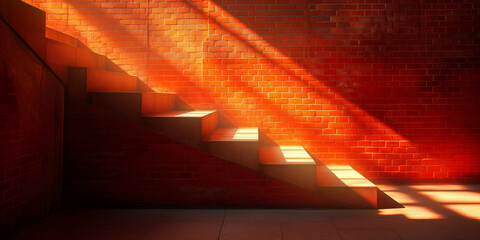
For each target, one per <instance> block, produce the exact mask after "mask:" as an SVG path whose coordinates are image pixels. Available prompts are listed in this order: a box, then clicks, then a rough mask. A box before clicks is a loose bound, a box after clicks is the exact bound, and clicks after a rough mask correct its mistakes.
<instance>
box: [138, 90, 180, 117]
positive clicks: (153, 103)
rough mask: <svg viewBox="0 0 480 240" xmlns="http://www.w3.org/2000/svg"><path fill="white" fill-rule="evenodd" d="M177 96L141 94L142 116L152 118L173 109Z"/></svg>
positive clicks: (152, 93) (171, 94)
mask: <svg viewBox="0 0 480 240" xmlns="http://www.w3.org/2000/svg"><path fill="white" fill-rule="evenodd" d="M176 98H177V95H176V94H174V93H156V92H143V93H142V116H152V115H155V114H159V113H164V112H169V111H173V110H174V109H175V102H176Z"/></svg>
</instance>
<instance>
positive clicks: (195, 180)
mask: <svg viewBox="0 0 480 240" xmlns="http://www.w3.org/2000/svg"><path fill="white" fill-rule="evenodd" d="M64 144H65V159H66V160H65V163H64V203H65V205H66V206H69V205H73V206H76V207H78V206H89V207H92V206H93V207H109V208H111V207H157V208H158V207H200V208H209V207H212V208H218V207H298V208H308V207H315V206H321V207H328V206H335V205H332V203H330V202H329V200H328V199H324V198H321V197H319V196H315V195H313V194H311V193H309V192H307V191H304V190H301V189H299V188H297V187H292V186H290V185H288V184H285V183H283V182H280V181H277V180H274V179H271V178H269V177H266V176H262V175H261V174H258V173H256V172H254V171H252V170H248V169H246V168H244V167H241V166H237V165H235V164H232V163H229V162H227V161H225V160H222V159H219V158H216V157H214V156H211V155H209V154H207V153H205V152H202V151H200V150H197V149H194V148H192V147H189V146H187V145H185V144H181V143H178V142H176V141H174V140H171V139H169V138H167V137H165V136H162V135H160V134H158V133H155V132H154V131H151V130H149V129H147V128H145V127H143V126H140V125H137V124H135V123H132V122H130V121H128V120H125V119H123V118H121V117H118V116H116V115H115V114H113V113H110V112H108V111H106V110H103V109H99V108H95V107H93V106H69V105H67V106H66V108H65V142H64Z"/></svg>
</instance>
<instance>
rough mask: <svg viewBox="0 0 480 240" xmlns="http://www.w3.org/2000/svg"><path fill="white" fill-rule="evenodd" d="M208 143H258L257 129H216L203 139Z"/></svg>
mask: <svg viewBox="0 0 480 240" xmlns="http://www.w3.org/2000/svg"><path fill="white" fill-rule="evenodd" d="M204 141H208V142H234V141H258V128H218V129H216V130H215V131H213V132H212V133H211V134H210V135H208V136H207V137H205V139H204Z"/></svg>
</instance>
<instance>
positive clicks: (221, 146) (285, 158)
mask: <svg viewBox="0 0 480 240" xmlns="http://www.w3.org/2000/svg"><path fill="white" fill-rule="evenodd" d="M2 4H3V6H1V8H0V9H2V10H1V11H2V12H0V13H1V14H2V18H3V19H4V20H5V21H6V22H7V23H8V24H9V25H10V26H12V28H14V29H15V30H16V31H17V33H18V34H19V35H20V36H21V37H22V38H23V39H24V40H25V41H26V42H27V43H28V44H29V45H30V46H31V48H32V49H33V50H34V51H35V52H36V53H37V55H38V56H39V57H40V58H42V59H43V60H44V62H45V63H47V64H48V65H49V66H50V68H51V69H52V70H53V71H54V72H55V73H56V74H57V75H58V76H59V77H60V78H61V79H62V80H63V81H64V82H65V83H66V84H67V92H68V94H67V99H66V107H67V108H72V109H79V108H80V109H89V108H90V107H97V108H101V109H105V110H106V111H107V112H108V113H110V114H114V115H116V116H118V117H120V118H121V119H122V120H121V121H128V122H131V123H134V124H135V125H136V126H138V127H139V128H141V129H144V130H145V131H150V132H153V133H154V134H160V135H161V136H165V137H167V138H170V139H173V140H175V141H176V142H177V143H178V144H183V145H186V146H189V148H191V149H194V150H192V151H201V152H204V153H208V154H210V155H213V156H215V157H216V159H221V161H225V162H228V164H229V165H232V166H235V167H234V168H241V169H243V170H241V171H245V172H252V174H257V175H259V176H264V179H272V181H273V180H275V181H279V182H281V183H282V184H284V185H285V186H288V187H289V188H292V189H298V191H299V193H298V194H307V195H309V196H312V198H311V199H316V200H315V201H317V204H310V205H309V206H315V207H346V208H376V207H377V191H378V189H377V187H376V186H375V184H373V183H372V182H370V181H369V180H367V179H366V178H364V177H363V176H362V175H361V174H359V173H358V172H356V171H355V170H354V169H353V168H351V167H350V166H327V165H324V164H322V163H321V162H319V161H318V160H314V159H313V158H312V156H311V155H310V154H309V153H308V151H306V150H305V149H304V148H303V147H301V146H278V145H275V144H272V143H271V142H270V143H267V141H264V140H263V138H262V137H260V136H262V134H261V130H259V129H258V128H232V127H229V126H222V125H221V124H220V123H219V122H220V121H219V118H221V116H220V113H219V112H218V111H216V110H201V109H198V110H196V109H191V108H188V107H186V105H185V104H182V102H181V99H179V97H178V96H177V95H175V94H174V93H160V92H155V91H140V90H139V89H144V87H140V84H142V82H141V81H140V80H139V79H137V78H136V77H134V76H130V75H128V74H126V73H124V72H123V71H122V70H121V69H120V68H119V67H118V66H116V65H115V64H113V63H112V62H111V61H109V60H108V59H107V58H106V57H105V56H102V55H99V54H96V53H94V52H92V51H91V50H90V49H88V48H87V47H85V45H83V44H82V43H81V42H79V41H78V40H77V39H75V38H73V37H71V36H68V35H66V34H63V33H61V32H58V31H56V30H53V29H50V28H46V27H45V13H44V12H42V11H40V10H38V9H36V8H33V7H31V6H29V5H27V4H25V3H23V2H20V1H16V0H8V1H4V2H3V3H2ZM25 16H28V18H25ZM66 112H68V109H67V110H66ZM74 112H75V111H74ZM83 113H84V115H85V116H86V115H88V112H83ZM119 121H120V120H119ZM68 124H69V123H68V118H66V126H67V125H68ZM66 134H68V131H66ZM66 138H67V139H68V136H66ZM112 141H114V140H112ZM128 144H129V143H128V142H124V145H128ZM148 144H154V143H153V142H149V143H148ZM159 144H161V143H159ZM66 151H68V149H66ZM165 151H168V150H165ZM65 161H66V162H68V161H69V159H68V154H66V158H65ZM218 161H220V160H218ZM92 164H93V163H92ZM185 168H186V166H185ZM239 171H240V170H239ZM211 174H215V173H214V172H213V173H211ZM199 178H201V177H199ZM232 178H236V177H235V176H234V175H229V174H225V176H222V177H220V178H219V179H217V180H218V181H223V180H224V181H230V180H232ZM269 181H270V180H269ZM173 184H175V183H173ZM177 184H180V185H179V186H177V187H179V188H181V187H182V186H181V183H178V182H177ZM239 184H241V182H240V183H239ZM140 188H141V187H140ZM260 188H261V186H260ZM159 191H162V190H161V189H160V190H159ZM205 191H208V190H205ZM261 191H262V194H265V192H266V191H264V190H261ZM227 192H228V191H227ZM182 196H183V195H182ZM184 198H188V195H185V196H184ZM223 201H224V202H225V206H229V204H228V201H229V198H228V197H226V198H224V199H223ZM230 201H231V202H234V201H235V200H233V199H231V200H230ZM311 201H313V200H311ZM311 201H310V202H311ZM204 202H208V201H204ZM293 202H294V201H290V202H285V204H284V205H283V206H281V207H289V206H288V204H289V203H293ZM138 205H141V204H138ZM254 205H255V204H253V205H252V204H251V205H245V206H247V207H251V206H254ZM265 205H266V204H263V205H262V206H265ZM267 205H268V204H267ZM235 206H237V207H238V206H241V204H236V205H235ZM275 206H277V207H280V205H275ZM292 206H297V207H298V206H299V205H298V204H297V205H295V204H292Z"/></svg>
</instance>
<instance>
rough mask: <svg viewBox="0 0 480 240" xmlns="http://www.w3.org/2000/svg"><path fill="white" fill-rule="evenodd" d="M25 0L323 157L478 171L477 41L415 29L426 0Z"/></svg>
mask: <svg viewBox="0 0 480 240" xmlns="http://www.w3.org/2000/svg"><path fill="white" fill-rule="evenodd" d="M26 2H29V3H31V4H33V5H35V6H38V7H39V8H41V9H44V10H45V11H46V12H47V25H49V26H50V27H53V28H56V29H59V30H61V31H64V32H66V33H69V34H71V35H73V36H75V37H78V38H79V39H81V40H82V41H83V42H84V43H85V44H86V45H88V46H89V47H90V48H91V49H93V50H94V51H96V52H98V53H100V54H104V55H106V56H107V57H109V58H110V59H111V60H113V61H114V62H115V63H116V64H118V65H119V66H121V67H122V68H123V69H124V70H125V71H126V72H128V73H130V74H132V75H137V76H139V78H140V79H141V80H143V81H144V82H146V83H147V84H148V85H149V86H150V87H152V88H153V89H155V90H156V91H159V92H174V93H177V94H178V95H179V96H180V97H181V98H182V99H183V100H184V101H185V102H187V103H188V104H189V105H191V106H192V107H193V108H195V109H199V110H204V109H207V110H211V109H218V110H220V113H222V114H223V115H225V116H226V117H227V119H228V120H229V121H230V122H232V123H233V124H234V125H236V126H239V127H259V128H260V129H261V130H262V131H263V132H265V133H266V134H267V135H268V137H270V138H272V139H273V140H275V141H277V142H278V143H279V144H283V145H302V146H305V148H306V149H307V150H308V151H309V152H311V153H312V154H313V155H315V156H316V157H317V158H318V159H321V161H322V162H325V163H330V164H348V165H351V166H353V167H354V168H355V169H356V170H359V171H360V172H361V173H362V174H364V175H365V176H366V177H369V178H388V179H399V180H401V179H403V180H405V179H421V178H423V179H445V178H450V179H464V178H475V177H478V174H479V173H480V164H479V162H478V160H477V159H478V156H480V142H479V141H478V139H479V138H478V136H479V134H480V131H479V129H480V126H478V122H480V121H477V120H480V113H479V112H480V111H476V110H472V111H467V110H468V109H469V107H468V106H469V104H471V102H472V100H474V99H478V96H477V95H478V94H477V95H475V94H474V92H472V90H470V89H475V86H477V85H476V84H477V82H480V81H478V80H479V79H478V76H480V74H478V73H479V72H478V71H477V68H476V66H477V65H475V64H477V63H476V62H475V59H473V58H472V56H470V55H471V52H472V49H469V47H470V48H473V47H475V46H476V45H475V46H474V45H472V44H471V43H470V41H469V40H468V39H463V38H461V39H460V38H459V40H458V41H459V42H456V43H448V44H447V43H445V42H443V41H442V37H445V38H446V36H435V35H434V34H431V35H425V36H424V38H422V37H420V36H419V35H418V33H417V32H422V31H424V30H425V31H427V30H428V28H427V27H426V26H420V25H421V24H423V22H421V21H419V22H420V23H419V26H420V27H418V26H417V25H415V26H410V25H409V24H410V22H416V21H417V20H418V19H417V18H421V17H422V16H417V15H413V16H412V14H407V13H408V12H409V11H413V12H415V13H417V12H419V11H418V9H413V10H412V9H410V7H413V8H415V7H423V5H415V6H413V5H412V6H410V5H405V6H404V5H399V4H395V3H389V2H386V3H385V4H380V5H379V6H375V7H378V9H377V10H375V11H374V10H372V11H363V10H359V9H357V7H356V4H333V3H332V4H328V3H318V4H317V3H315V4H314V3H309V2H308V1H299V2H296V1H295V2H293V1H290V0H280V1H276V2H275V3H273V2H272V3H270V2H265V3H264V4H261V5H258V4H255V3H252V2H249V1H245V2H242V3H243V5H240V4H236V2H232V1H226V0H225V1H223V0H210V1H208V0H152V1H147V0H144V1H120V0H118V1H109V2H96V1H93V0H87V1H85V0H83V1H80V0H72V1H65V0H46V1H45V0H41V1H40V0H27V1H26ZM424 5H425V7H427V6H428V4H424ZM387 6H388V8H387ZM403 7H405V9H403ZM366 14H367V15H366ZM368 14H370V15H368ZM432 14H433V13H432ZM397 15H402V16H403V15H404V16H409V17H408V19H399V18H396V17H395V16H397ZM378 16H381V19H379V18H378ZM385 16H387V17H385ZM470 17H471V16H470V15H469V14H468V13H467V12H465V19H466V21H470V22H472V24H471V25H472V26H474V27H472V28H471V29H470V31H473V30H475V29H477V28H478V26H477V25H479V26H480V24H476V22H475V20H474V19H471V18H470ZM406 18H407V17H406ZM445 21H447V20H445ZM448 23H450V22H448ZM425 24H426V23H425ZM417 27H418V29H417ZM412 29H416V30H415V31H416V32H415V31H414V32H412V33H411V34H404V33H405V31H413V30H412ZM442 29H443V28H442ZM444 29H445V30H444V32H449V31H453V30H451V29H450V28H449V27H448V26H445V27H444ZM417 30H418V31H417ZM455 31H457V30H455ZM458 31H460V35H462V34H467V35H468V30H467V29H463V28H462V29H460V30H458ZM462 31H464V32H462ZM473 32H475V31H473ZM400 33H402V34H400ZM409 33H410V32H409ZM462 36H463V35H462ZM468 36H469V35H468ZM418 39H427V40H430V41H431V42H436V43H437V44H433V45H435V46H436V47H437V49H430V47H432V46H431V45H432V44H427V43H425V42H423V40H418ZM439 39H440V40H439ZM425 41H426V40H425ZM452 44H453V46H455V47H456V49H450V47H451V46H452ZM411 47H412V48H415V47H416V48H417V49H421V50H415V49H413V50H412V49H410V48H411ZM445 52H448V54H454V55H455V56H456V57H453V58H455V59H453V60H451V59H447V57H445V56H443V55H442V53H445ZM437 53H438V54H439V55H438V56H437V55H435V54H437ZM452 61H453V63H452ZM458 61H460V63H457V62H458ZM462 62H465V64H467V65H468V64H469V65H468V66H465V67H464V68H461V67H460V65H461V64H462ZM457 76H458V77H457ZM471 107H473V108H474V109H475V108H476V107H478V104H477V105H475V104H474V106H471ZM247 135H248V134H246V135H245V136H246V137H247V138H248V136H247ZM243 136H244V134H240V133H239V135H238V137H243Z"/></svg>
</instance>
